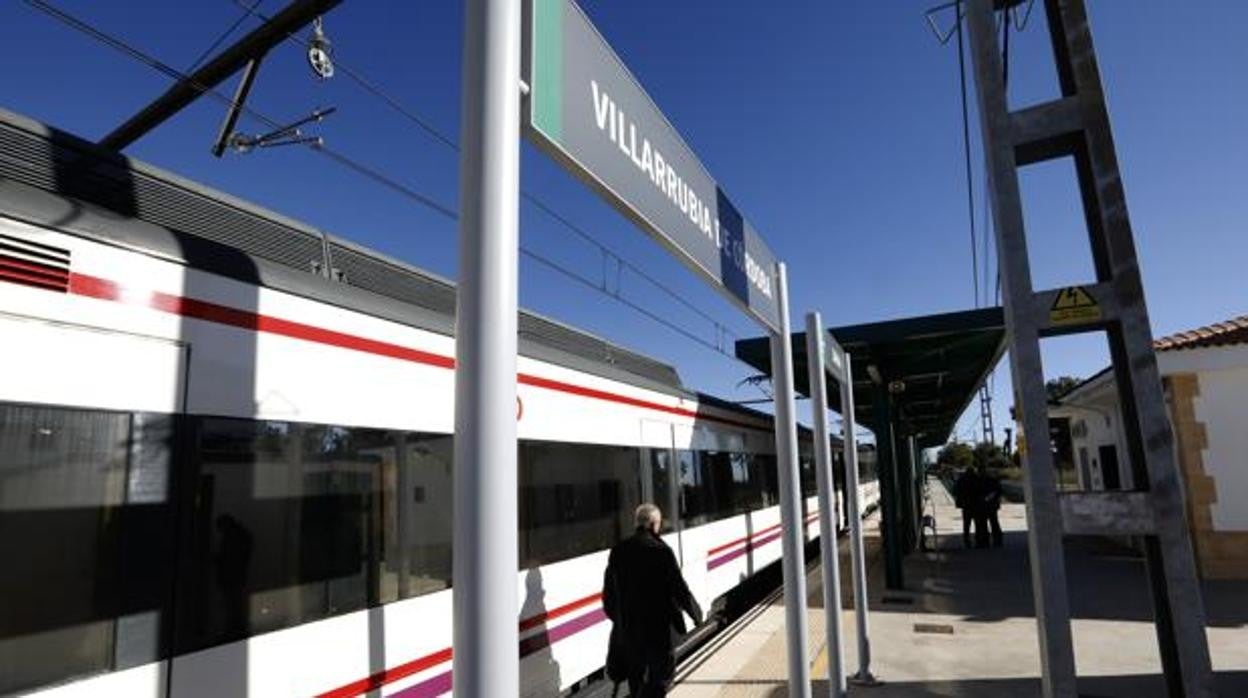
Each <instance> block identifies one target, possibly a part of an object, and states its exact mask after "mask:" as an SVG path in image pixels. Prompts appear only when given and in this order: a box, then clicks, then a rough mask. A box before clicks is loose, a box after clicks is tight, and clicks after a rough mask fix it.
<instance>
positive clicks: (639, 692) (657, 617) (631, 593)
mask: <svg viewBox="0 0 1248 698" xmlns="http://www.w3.org/2000/svg"><path fill="white" fill-rule="evenodd" d="M634 520H635V521H636V524H637V529H636V531H635V532H634V533H633V536H632V537H631V538H628V539H626V540H624V541H621V542H620V543H619V544H617V545H616V546H615V547H614V548H612V549H611V556H610V557H609V558H608V560H607V572H606V574H605V575H604V579H603V588H602V606H603V610H605V611H606V614H607V617H608V618H610V619H611V622H612V627H611V641H610V649H609V650H608V652H607V675H608V676H609V677H610V678H611V680H613V681H615V682H616V684H617V687H618V684H619V683H620V682H621V681H624V680H627V681H628V692H629V695H630V696H645V697H646V698H649V697H650V696H663V695H666V694H667V685H668V683H669V682H670V681H671V680H672V676H673V675H675V673H676V657H675V647H676V640H677V639H678V638H679V636H680V635H682V634H684V632H685V631H686V627H685V618H684V616H683V615H682V614H681V612H682V611H683V612H684V613H687V614H688V615H689V617H690V618H692V619H693V622H694V624H695V625H697V624H700V623H701V622H702V609H701V608H699V607H698V602H697V601H696V600H694V598H693V594H692V593H690V592H689V586H688V585H687V584H685V579H684V577H682V576H681V574H680V567H679V566H678V565H677V564H676V556H675V555H674V554H673V553H672V549H671V548H669V547H667V544H666V543H664V542H663V540H662V539H661V538H659V526H660V522H661V521H662V513H661V512H660V511H659V508H658V507H656V506H655V505H653V504H642V505H641V506H639V507H637V512H636V514H635V517H634Z"/></svg>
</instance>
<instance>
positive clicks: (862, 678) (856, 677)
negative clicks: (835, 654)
mask: <svg viewBox="0 0 1248 698" xmlns="http://www.w3.org/2000/svg"><path fill="white" fill-rule="evenodd" d="M847 680H848V681H849V683H851V684H853V685H854V686H867V687H871V686H883V685H884V682H883V681H881V680H879V679H877V678H875V675H874V674H872V673H871V672H869V671H868V672H861V671H860V672H858V673H856V674H853V675H851V676H849V677H848V678H847Z"/></svg>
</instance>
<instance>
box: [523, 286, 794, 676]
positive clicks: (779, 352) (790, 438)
mask: <svg viewBox="0 0 1248 698" xmlns="http://www.w3.org/2000/svg"><path fill="white" fill-rule="evenodd" d="M776 289H777V298H776V300H777V301H778V305H779V307H780V331H779V332H774V333H772V335H771V365H772V367H773V371H772V376H773V378H772V380H773V381H775V385H774V388H775V393H776V467H777V469H778V470H779V471H780V522H781V524H782V525H783V538H782V539H781V540H782V541H783V555H784V563H783V564H784V620H785V630H786V638H787V643H786V646H787V648H788V661H789V693H788V695H789V696H790V698H810V664H809V654H808V652H807V649H806V565H805V560H804V558H803V548H804V546H803V545H802V519H801V512H802V510H801V506H800V501H799V499H798V482H799V480H798V472H797V421H796V419H795V417H794V399H793V346H792V342H791V340H790V339H789V334H790V329H789V288H788V277H787V275H786V273H785V268H784V263H783V262H780V263H778V264H776ZM512 651H513V652H514V651H515V650H514V648H513V650H512ZM499 695H502V694H499Z"/></svg>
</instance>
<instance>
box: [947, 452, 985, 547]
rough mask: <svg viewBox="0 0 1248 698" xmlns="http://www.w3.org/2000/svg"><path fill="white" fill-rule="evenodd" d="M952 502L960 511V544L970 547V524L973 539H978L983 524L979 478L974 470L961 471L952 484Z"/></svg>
mask: <svg viewBox="0 0 1248 698" xmlns="http://www.w3.org/2000/svg"><path fill="white" fill-rule="evenodd" d="M953 502H954V504H956V505H957V507H958V508H959V509H961V510H962V544H963V545H965V546H966V547H968V548H969V547H971V524H972V523H974V524H975V537H976V539H978V538H979V536H980V535H981V533H980V531H982V530H983V526H984V525H985V523H984V522H983V520H982V518H981V516H980V509H981V508H982V507H981V497H980V483H979V476H978V475H976V474H975V469H974V468H967V469H966V470H963V471H962V474H961V475H959V476H958V479H957V480H956V481H954V483H953Z"/></svg>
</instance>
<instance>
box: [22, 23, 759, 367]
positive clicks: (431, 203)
mask: <svg viewBox="0 0 1248 698" xmlns="http://www.w3.org/2000/svg"><path fill="white" fill-rule="evenodd" d="M25 2H26V4H28V5H30V6H31V7H33V8H35V9H37V10H39V11H41V12H43V13H45V14H47V15H48V16H50V17H52V18H54V19H56V20H58V21H60V22H62V23H63V24H65V25H67V26H69V27H70V28H72V29H75V30H77V31H79V32H81V33H83V34H86V35H87V36H89V37H91V38H93V39H95V40H97V41H99V42H101V43H103V44H105V45H107V46H109V47H111V48H113V49H114V50H117V51H119V52H120V53H122V54H124V55H126V56H129V57H130V58H132V59H134V60H136V61H138V62H140V63H142V64H144V65H146V66H147V67H149V68H151V69H153V70H156V71H157V72H160V73H162V74H164V75H165V76H167V77H169V78H170V79H173V80H178V81H184V82H186V83H187V84H189V85H190V86H191V87H192V88H194V89H195V90H196V91H198V92H200V93H201V94H204V95H207V96H210V97H212V98H214V99H216V100H218V101H220V102H221V103H223V104H225V105H227V106H232V107H235V108H237V109H239V111H241V112H242V113H244V114H246V115H247V116H249V117H251V118H253V119H256V120H257V121H260V122H262V123H264V124H265V125H267V126H269V127H270V128H274V129H277V128H281V127H282V124H281V123H279V122H278V121H277V120H275V119H272V118H270V117H268V116H266V115H265V114H263V113H261V112H259V111H257V110H256V109H254V108H252V107H249V106H247V105H245V104H238V103H236V102H235V101H234V100H233V99H231V98H230V97H228V96H226V95H224V94H222V93H221V92H219V91H218V90H216V89H214V88H210V87H207V86H205V85H202V84H200V83H198V82H195V81H193V80H191V79H190V76H189V75H187V74H186V73H183V72H182V71H180V70H178V69H176V68H173V67H172V66H170V65H168V64H166V63H164V62H162V61H160V60H159V59H157V58H155V57H153V56H151V55H149V54H147V53H145V52H143V51H141V50H139V49H137V48H135V47H134V46H132V45H130V44H128V43H127V42H125V41H123V40H121V39H119V38H117V37H114V36H112V35H110V34H108V33H106V32H104V31H102V30H100V29H98V28H96V27H94V26H92V25H91V24H89V23H87V22H85V21H83V20H81V19H79V18H77V17H75V16H73V15H71V14H69V13H67V12H65V11H64V10H61V9H59V8H57V7H56V6H54V5H51V4H50V3H48V2H46V1H45V0H25ZM345 72H346V71H344V73H345ZM396 104H397V103H396ZM432 132H433V133H437V131H436V130H433V131H432ZM444 142H445V143H446V144H447V145H449V146H450V147H452V148H455V149H456V150H457V149H458V145H456V144H455V143H454V142H453V141H450V140H449V139H448V140H446V141H444ZM307 145H308V146H309V147H310V148H311V149H312V150H314V151H315V152H317V153H320V154H322V155H324V156H325V157H327V158H328V159H330V160H331V161H333V162H335V163H337V164H339V165H340V166H343V167H345V168H346V169H349V170H351V171H353V172H355V173H356V174H358V175H360V176H362V177H364V178H366V179H368V180H370V181H373V182H374V183H376V184H379V185H381V186H383V187H385V188H387V189H390V190H391V191H393V192H395V193H397V194H399V195H402V196H404V197H406V198H408V199H410V200H412V201H414V202H416V203H418V204H420V205H421V206H423V207H425V208H428V209H429V210H431V211H433V212H435V213H437V214H439V215H441V216H443V217H445V218H447V219H449V220H458V218H459V213H458V212H457V211H456V210H455V209H453V208H451V207H450V206H447V205H445V204H443V203H441V202H439V201H437V200H436V199H434V198H433V197H430V196H427V195H425V194H423V193H421V192H419V191H416V190H415V189H412V188H411V187H409V186H407V185H405V184H403V183H401V182H399V181H397V180H395V179H394V178H392V177H390V176H388V175H386V174H385V173H383V172H382V171H380V170H378V169H376V168H374V167H371V166H369V165H366V164H364V163H361V162H359V161H357V160H355V159H353V158H351V157H349V156H347V155H345V154H344V153H341V152H338V151H335V150H333V149H331V148H329V147H327V146H325V145H323V144H321V143H318V142H309V143H307ZM528 196H529V198H530V200H531V201H533V202H534V203H537V204H540V206H541V210H543V211H544V212H545V213H547V214H548V215H552V214H553V215H555V216H556V220H558V221H560V222H561V223H562V224H563V225H565V226H567V227H569V229H571V230H573V231H574V232H576V233H578V234H579V235H582V236H584V237H585V238H586V239H587V240H589V241H591V242H593V243H594V244H595V245H597V246H598V247H599V248H600V249H602V250H605V251H606V252H608V253H610V254H611V255H613V256H614V258H615V259H616V260H618V261H619V262H620V263H621V264H622V265H627V266H628V268H629V269H630V270H631V271H633V272H635V273H637V274H638V276H640V277H641V278H643V279H645V280H647V281H648V282H650V283H652V284H654V285H655V286H656V287H658V288H660V289H661V290H663V291H664V292H665V293H667V294H668V295H670V296H672V297H673V298H676V299H677V300H679V301H681V303H682V305H684V306H685V307H687V308H690V309H692V310H695V311H696V312H698V314H699V315H700V316H701V317H703V318H704V319H707V320H708V321H709V322H711V323H712V324H714V326H715V330H716V340H717V341H715V342H709V341H707V340H706V339H704V338H702V337H699V336H697V335H695V334H694V333H692V332H690V331H689V330H688V329H687V328H685V327H682V326H680V325H678V324H676V323H675V322H673V321H671V320H668V319H666V318H663V317H662V316H660V315H658V314H657V313H655V312H653V311H651V310H649V309H647V308H644V307H643V306H641V305H640V304H639V303H637V302H635V301H633V300H631V299H628V298H626V297H625V296H623V295H622V294H621V293H620V286H619V284H618V283H617V285H616V289H615V291H614V292H612V291H610V290H608V288H607V284H606V281H605V277H604V282H603V283H602V284H598V283H595V282H594V281H593V280H591V279H589V278H587V277H585V276H584V275H581V274H578V273H577V272H575V271H573V270H571V269H568V268H566V267H565V266H563V265H561V264H559V263H558V262H556V261H555V260H553V259H551V258H549V257H547V256H545V255H543V254H541V253H539V252H537V251H535V250H532V249H528V248H526V247H525V246H524V245H521V246H520V250H519V251H520V253H521V254H523V255H525V256H526V257H528V258H530V259H532V260H534V261H537V262H539V263H541V264H543V266H546V267H547V268H549V269H552V270H555V271H557V272H559V273H561V274H562V275H564V276H565V277H567V278H569V279H572V280H574V281H576V282H578V283H580V284H582V285H585V286H588V287H589V288H592V289H594V290H597V291H599V292H601V293H603V294H604V295H606V296H607V297H609V298H612V299H614V300H615V301H616V302H619V303H620V304H622V305H624V306H626V307H629V308H631V309H633V310H634V311H636V312H638V313H640V314H642V315H644V316H646V317H647V318H649V319H651V320H653V321H655V322H657V323H658V324H660V325H663V326H664V327H666V328H668V329H670V330H672V331H674V332H677V333H678V334H680V335H681V336H684V337H685V338H687V339H690V340H692V341H694V342H696V343H697V344H699V345H701V346H703V347H706V348H708V349H710V350H712V351H714V352H716V353H718V354H722V355H724V356H726V357H728V358H730V359H733V360H734V361H739V359H737V357H736V356H735V355H733V354H730V353H728V352H727V351H725V349H724V348H723V347H722V346H720V345H719V344H720V342H719V341H718V340H719V338H720V337H721V336H724V335H732V336H735V333H732V332H731V331H730V330H728V329H727V328H726V327H725V326H724V325H723V324H722V323H719V322H718V321H717V320H714V319H713V318H712V317H711V316H709V315H707V314H705V313H704V312H703V311H701V310H700V309H698V308H696V307H695V306H692V305H691V304H690V303H689V302H688V301H687V300H685V299H684V298H682V297H680V296H679V295H678V294H676V292H675V291H673V290H671V289H668V288H667V287H666V286H664V285H662V284H661V283H659V282H658V281H657V280H656V279H654V278H653V277H652V276H650V275H648V274H646V273H645V272H644V271H642V270H641V269H639V268H637V267H635V266H634V265H632V264H631V263H629V262H627V261H626V260H624V259H623V258H622V257H620V256H619V255H618V254H615V253H614V252H613V251H611V250H610V249H609V248H607V247H606V246H605V245H604V244H603V243H601V242H599V241H597V240H596V239H594V238H593V237H592V236H590V235H589V233H588V232H587V231H584V230H583V229H581V228H580V227H579V226H575V225H574V224H572V223H571V222H570V221H568V220H567V219H566V218H564V217H563V216H560V215H558V214H557V212H555V211H554V210H553V209H551V208H550V207H549V206H547V205H546V204H544V203H543V202H541V201H540V200H539V199H537V198H536V197H532V196H531V195H528Z"/></svg>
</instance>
